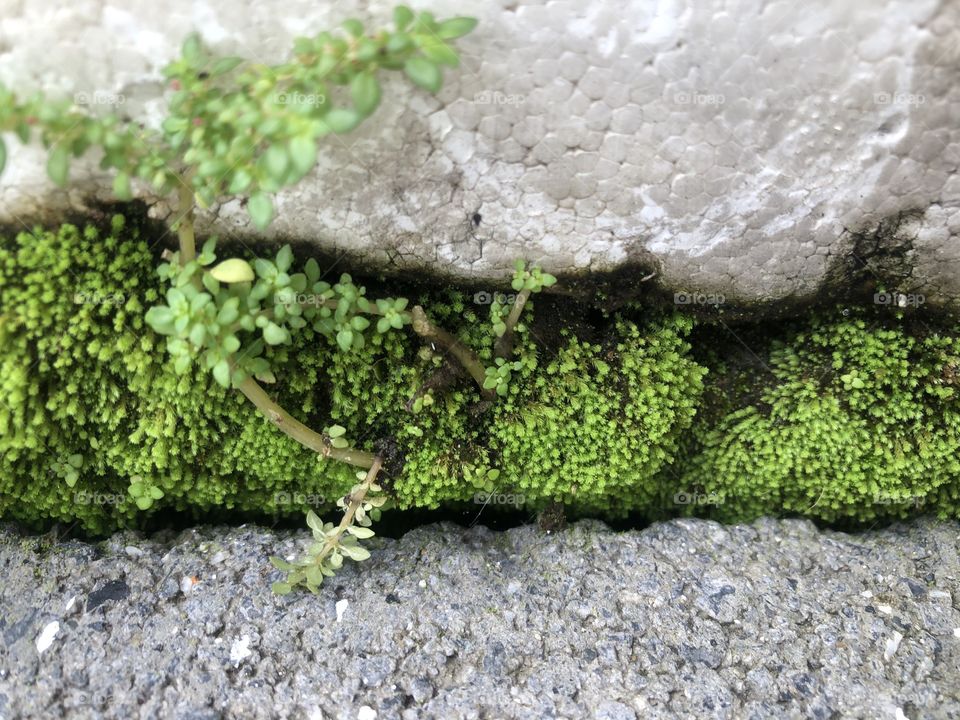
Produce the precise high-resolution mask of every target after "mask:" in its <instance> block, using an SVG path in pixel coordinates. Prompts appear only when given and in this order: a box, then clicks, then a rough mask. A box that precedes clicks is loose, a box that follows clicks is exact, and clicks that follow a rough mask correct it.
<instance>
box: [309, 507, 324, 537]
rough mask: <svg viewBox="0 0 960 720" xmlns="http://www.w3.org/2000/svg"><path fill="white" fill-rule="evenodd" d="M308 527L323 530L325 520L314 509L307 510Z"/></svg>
mask: <svg viewBox="0 0 960 720" xmlns="http://www.w3.org/2000/svg"><path fill="white" fill-rule="evenodd" d="M307 527H308V528H310V529H311V530H316V531H318V532H323V520H321V519H320V516H319V515H317V514H316V513H315V512H314V511H313V510H307Z"/></svg>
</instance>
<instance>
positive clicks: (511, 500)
mask: <svg viewBox="0 0 960 720" xmlns="http://www.w3.org/2000/svg"><path fill="white" fill-rule="evenodd" d="M473 502H474V503H475V504H477V505H513V506H514V507H522V506H523V505H524V504H525V503H526V502H527V499H526V497H524V496H523V495H520V494H518V493H502V492H496V491H494V492H478V493H477V494H475V495H474V496H473Z"/></svg>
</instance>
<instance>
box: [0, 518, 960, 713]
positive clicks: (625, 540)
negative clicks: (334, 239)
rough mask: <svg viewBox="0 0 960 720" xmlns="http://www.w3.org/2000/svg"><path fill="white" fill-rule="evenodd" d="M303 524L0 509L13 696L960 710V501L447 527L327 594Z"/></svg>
mask: <svg viewBox="0 0 960 720" xmlns="http://www.w3.org/2000/svg"><path fill="white" fill-rule="evenodd" d="M304 541H305V537H304V535H303V534H302V533H284V532H274V531H269V530H266V529H262V528H258V527H242V528H234V529H225V528H208V529H201V530H195V531H189V532H184V533H181V534H178V535H172V534H171V535H168V536H159V537H153V538H148V539H144V538H141V537H139V536H137V535H135V534H132V533H128V534H122V535H118V536H115V537H114V538H112V539H111V540H109V541H107V542H105V543H102V544H99V545H88V544H83V543H79V542H64V543H60V544H54V545H52V546H51V545H50V543H49V542H47V541H45V539H44V538H36V537H33V538H24V537H20V536H19V535H17V534H16V533H15V532H14V531H13V530H12V529H10V528H7V529H5V530H3V531H0V568H2V573H3V583H2V585H0V603H2V610H0V718H3V719H4V720H7V719H10V720H12V719H13V718H34V717H37V718H39V717H44V718H49V717H77V718H94V717H96V718H101V717H102V718H123V719H124V720H126V719H129V718H176V719H181V720H188V719H189V720H213V719H214V718H311V719H312V718H344V719H349V720H373V719H374V718H379V719H380V720H387V719H388V718H409V719H413V718H442V719H444V720H450V719H453V718H596V719H598V720H633V719H634V718H661V717H662V718H667V717H683V718H771V717H786V718H800V717H804V718H806V717H813V718H837V717H843V718H901V717H907V718H911V719H912V720H915V719H918V718H956V717H960V610H958V599H957V596H958V593H960V584H958V580H957V578H958V577H960V560H958V548H960V524H957V523H955V522H954V523H937V522H934V521H932V520H930V521H927V520H924V521H919V522H917V523H915V524H911V525H903V526H894V527H892V528H887V529H884V530H879V531H873V532H867V533H864V534H860V535H845V534H841V533H835V532H819V531H818V530H817V529H816V528H815V527H814V526H813V525H811V524H810V523H807V522H802V521H774V520H765V521H760V522H757V523H755V524H753V525H748V526H733V527H724V526H720V525H717V524H715V523H712V522H703V521H692V520H683V521H675V522H669V523H664V524H658V525H655V526H652V527H650V528H648V529H645V530H642V531H636V532H623V533H617V532H612V531H611V530H609V529H608V528H607V527H606V526H604V525H603V524H601V523H598V522H581V523H578V524H575V525H573V526H571V527H570V528H568V529H567V530H565V531H563V532H560V533H556V534H552V535H546V534H543V533H542V532H540V531H539V530H537V529H536V528H534V527H522V528H516V529H513V530H509V531H506V532H502V533H494V532H491V531H489V530H486V529H484V528H480V527H476V528H472V529H463V528H460V527H456V526H453V525H434V526H428V527H423V528H421V529H418V530H416V531H413V532H410V533H409V534H407V535H405V536H404V537H403V538H402V539H400V540H379V541H377V542H375V543H374V544H375V546H376V549H375V552H374V556H373V558H372V559H371V560H369V561H367V562H366V563H364V564H363V565H361V566H353V567H350V568H348V569H346V570H344V571H343V572H342V573H341V574H340V575H338V576H337V577H336V578H335V579H334V580H332V581H331V582H329V584H327V585H326V586H325V587H323V588H322V590H321V592H320V594H319V595H317V596H311V595H309V594H298V595H292V596H287V597H282V598H281V597H276V596H273V595H272V594H271V593H270V589H269V586H270V582H271V581H272V580H274V579H278V577H279V573H277V572H276V571H275V570H273V569H272V568H271V567H270V566H269V565H268V564H267V562H266V558H267V556H268V555H271V554H277V553H279V554H282V555H290V554H291V553H293V552H294V550H295V549H296V547H297V546H298V544H299V543H302V542H304Z"/></svg>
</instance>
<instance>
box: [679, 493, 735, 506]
mask: <svg viewBox="0 0 960 720" xmlns="http://www.w3.org/2000/svg"><path fill="white" fill-rule="evenodd" d="M673 504H674V505H722V504H723V500H722V499H721V497H720V496H719V495H718V494H717V493H712V492H711V493H701V492H678V493H674V496H673Z"/></svg>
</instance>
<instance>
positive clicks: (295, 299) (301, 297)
mask: <svg viewBox="0 0 960 720" xmlns="http://www.w3.org/2000/svg"><path fill="white" fill-rule="evenodd" d="M329 301H330V298H327V297H325V296H323V295H321V294H319V293H295V292H278V293H277V294H276V295H275V296H274V298H273V303H274V305H283V306H285V307H292V306H294V305H300V306H301V307H323V306H324V305H326V304H327V302H329Z"/></svg>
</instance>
